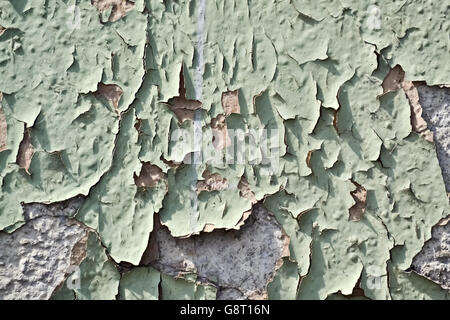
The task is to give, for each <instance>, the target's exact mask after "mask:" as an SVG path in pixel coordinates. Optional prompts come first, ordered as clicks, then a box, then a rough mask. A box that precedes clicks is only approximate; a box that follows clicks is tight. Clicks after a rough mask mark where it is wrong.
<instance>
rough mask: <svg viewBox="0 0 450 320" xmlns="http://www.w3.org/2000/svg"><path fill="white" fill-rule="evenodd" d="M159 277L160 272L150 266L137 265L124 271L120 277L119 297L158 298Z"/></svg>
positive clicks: (133, 298) (136, 298)
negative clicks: (137, 266)
mask: <svg viewBox="0 0 450 320" xmlns="http://www.w3.org/2000/svg"><path fill="white" fill-rule="evenodd" d="M160 279H161V275H160V273H159V272H158V271H157V270H155V269H153V268H150V267H148V268H146V267H139V268H135V269H133V270H131V271H129V272H126V273H125V274H123V275H122V278H121V279H120V286H119V296H120V299H121V300H158V295H159V290H158V286H159V282H160Z"/></svg>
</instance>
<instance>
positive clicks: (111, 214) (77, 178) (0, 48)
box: [0, 0, 450, 299]
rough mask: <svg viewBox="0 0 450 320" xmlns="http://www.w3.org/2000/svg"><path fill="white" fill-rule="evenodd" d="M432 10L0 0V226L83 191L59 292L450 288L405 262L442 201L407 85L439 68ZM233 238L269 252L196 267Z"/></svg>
mask: <svg viewBox="0 0 450 320" xmlns="http://www.w3.org/2000/svg"><path fill="white" fill-rule="evenodd" d="M447 11H448V6H447V4H445V2H442V3H432V2H430V1H426V0H417V1H415V2H408V1H400V2H399V1H383V3H378V4H371V3H370V4H369V3H366V2H361V1H354V0H340V1H315V2H311V1H303V0H293V1H273V0H266V1H259V2H247V1H237V2H235V3H234V5H233V6H230V5H228V3H227V2H226V1H224V0H218V1H214V2H211V1H200V2H199V1H196V2H192V1H184V0H182V1H159V0H150V1H143V0H137V1H134V2H131V1H127V0H92V1H84V2H83V1H82V2H80V3H79V2H75V1H59V0H49V1H45V3H41V2H36V1H20V2H13V1H3V2H2V3H1V4H0V73H1V74H2V78H1V79H0V92H1V93H0V102H1V109H0V188H1V192H0V230H3V231H5V232H7V233H10V234H11V235H14V234H15V233H16V232H20V230H21V228H23V227H24V226H26V225H27V224H26V221H27V218H26V216H24V213H23V210H22V204H31V203H55V202H60V201H64V200H67V199H70V198H73V197H76V196H79V195H82V196H83V199H85V200H84V201H83V203H82V205H81V207H80V208H79V210H78V211H77V212H76V214H74V219H76V220H77V221H78V222H81V223H83V225H84V226H85V228H89V236H88V238H86V239H84V240H86V241H79V242H77V244H76V246H75V247H74V248H73V250H72V251H71V258H72V262H73V263H74V264H76V265H79V267H80V272H81V287H80V288H77V289H68V288H67V286H66V285H65V284H67V283H63V285H62V286H60V288H58V289H59V290H57V291H55V294H54V295H53V298H55V299H63V298H68V299H116V298H119V299H157V298H162V299H216V298H223V297H235V298H246V299H327V298H328V299H334V298H336V299H340V298H370V299H404V298H439V299H445V298H448V292H446V291H445V290H443V289H442V288H440V287H439V285H437V284H436V283H433V282H432V281H430V280H428V279H425V278H424V277H423V276H420V275H418V274H416V273H411V272H409V271H408V270H409V268H410V266H411V264H412V263H413V260H414V257H416V256H417V254H418V253H419V252H420V251H421V250H422V247H423V246H424V244H425V243H426V242H427V241H428V240H429V239H430V238H431V236H432V234H431V229H432V227H433V226H435V225H436V224H438V223H439V221H440V220H441V219H442V218H444V217H447V216H448V214H449V202H448V196H447V193H446V190H445V185H444V182H443V177H442V174H441V170H440V167H439V163H438V160H437V157H436V149H435V145H434V144H433V133H432V132H431V131H430V130H429V129H428V127H429V123H427V122H426V121H425V118H426V115H425V113H424V108H423V102H421V99H420V96H419V94H420V86H421V85H423V83H426V84H427V85H445V84H447V85H448V83H450V80H449V75H450V70H449V65H448V64H446V63H445V61H448V60H449V58H450V53H449V51H448V50H447V47H446V44H447V43H448V31H449V30H450V29H449V28H450V24H449V23H447V22H446V21H447V20H446V16H447ZM419 17H420V18H419ZM423 21H427V23H423ZM224 30H226V32H224ZM1 97H2V98H1ZM242 150H243V151H242ZM241 151H242V152H241ZM262 206H264V207H265V209H267V210H268V212H266V211H264V210H265V209H263V207H262ZM252 210H253V211H256V212H257V213H256V214H255V216H252V215H251V212H252ZM262 211H264V212H266V214H267V215H266V216H262V215H263V213H261V212H262ZM252 228H253V229H252ZM258 228H260V229H261V230H260V231H262V232H268V234H262V235H260V237H262V238H260V239H259V240H258V241H256V242H255V243H253V244H249V243H248V238H246V237H249V235H250V234H251V232H250V231H251V230H257V229H258ZM1 235H2V236H3V234H1ZM265 237H266V238H265ZM161 239H165V240H166V242H164V241H162V240H161ZM205 239H211V240H212V241H213V242H214V245H213V244H210V243H206V242H205V241H206V240H205ZM245 239H246V240H245ZM244 240H245V241H244ZM267 241H269V242H270V241H273V243H269V242H267ZM228 245H229V246H231V247H228ZM198 246H201V247H202V248H203V251H201V252H195V250H197V249H195V248H198ZM233 246H238V247H239V246H242V248H244V249H245V250H250V249H249V248H253V249H254V250H256V249H258V250H266V249H267V247H270V249H271V250H272V249H273V251H270V253H271V254H272V256H270V255H269V256H266V255H264V254H262V257H263V258H261V257H259V258H258V259H260V261H259V263H260V264H259V265H258V264H257V263H256V262H255V261H252V260H251V261H247V260H246V261H245V262H244V263H245V264H246V265H248V270H244V271H242V270H241V273H240V274H233V277H231V271H226V270H225V271H224V270H222V269H220V268H221V266H222V264H224V263H225V262H224V261H219V262H220V263H222V264H217V266H216V267H217V268H216V267H214V268H213V267H211V266H210V268H209V269H208V268H206V267H205V266H204V263H206V264H207V263H209V262H208V261H209V260H210V259H212V255H211V254H209V253H208V250H210V251H211V252H215V253H214V258H215V259H219V260H220V259H224V257H223V252H224V251H226V250H231V251H232V250H235V249H236V248H234V247H233ZM271 246H273V247H271ZM192 247H194V249H192ZM265 248H266V249H265ZM218 249H221V250H218ZM156 250H159V252H154V251H156ZM192 250H194V251H193V252H192ZM178 251H180V252H182V253H183V257H184V258H185V259H184V258H183V259H184V260H183V261H181V263H188V264H189V265H181V266H180V265H179V264H178V262H180V261H178V260H177V259H176V258H180V259H181V257H174V256H173V255H174V253H173V252H178ZM250 251H251V250H250ZM250 251H249V254H250V253H252V254H256V253H255V252H256V251H251V252H250ZM266 253H267V254H270V253H269V252H266ZM187 257H189V259H188V258H187ZM235 259H241V257H240V256H239V254H237V253H236V257H235ZM256 261H258V260H256ZM233 263H234V264H236V261H234V262H233ZM261 265H263V266H264V268H265V269H264V270H262V269H258V268H260V266H261ZM269 265H270V266H269ZM215 268H216V269H215ZM222 268H223V267H222ZM261 268H262V267H261ZM0 271H1V268H0ZM227 272H228V273H227ZM243 274H245V275H251V276H250V278H248V279H250V280H248V281H247V280H246V279H244V278H243ZM252 277H253V278H252ZM252 281H253V282H252ZM0 293H1V290H0Z"/></svg>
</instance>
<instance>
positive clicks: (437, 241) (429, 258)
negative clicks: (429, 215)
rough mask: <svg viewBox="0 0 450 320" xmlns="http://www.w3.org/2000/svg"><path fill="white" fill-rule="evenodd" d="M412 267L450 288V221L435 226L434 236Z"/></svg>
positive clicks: (445, 287) (443, 286) (415, 259)
mask: <svg viewBox="0 0 450 320" xmlns="http://www.w3.org/2000/svg"><path fill="white" fill-rule="evenodd" d="M412 268H413V270H414V271H416V272H417V273H419V274H420V275H422V276H424V277H426V278H428V279H430V280H432V281H434V282H436V283H439V284H440V285H441V286H442V288H444V289H449V290H450V222H448V221H447V223H446V224H445V225H436V226H435V227H434V228H433V238H432V239H431V240H429V241H428V242H426V243H425V245H424V247H423V249H422V251H421V252H420V253H419V254H418V255H417V256H416V257H415V258H414V260H413V264H412Z"/></svg>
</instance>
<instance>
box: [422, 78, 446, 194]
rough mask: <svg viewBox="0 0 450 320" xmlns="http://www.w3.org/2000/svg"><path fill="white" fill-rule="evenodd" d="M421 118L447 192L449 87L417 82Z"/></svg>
mask: <svg viewBox="0 0 450 320" xmlns="http://www.w3.org/2000/svg"><path fill="white" fill-rule="evenodd" d="M417 90H418V91H419V99H420V104H421V106H422V109H423V118H424V119H425V121H426V122H427V124H428V128H429V129H430V130H431V131H432V132H433V133H434V142H435V144H436V151H437V156H438V160H439V164H440V166H441V169H442V175H443V177H444V181H445V186H446V189H447V192H450V88H445V87H442V88H441V87H439V86H433V87H430V86H427V85H424V84H418V85H417Z"/></svg>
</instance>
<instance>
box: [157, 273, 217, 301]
mask: <svg viewBox="0 0 450 320" xmlns="http://www.w3.org/2000/svg"><path fill="white" fill-rule="evenodd" d="M216 294H217V289H216V288H215V287H214V286H212V285H203V284H197V283H196V282H195V279H193V280H188V279H185V278H178V277H175V278H174V277H172V276H169V275H166V274H164V273H162V274H161V295H162V299H163V300H215V299H216Z"/></svg>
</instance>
